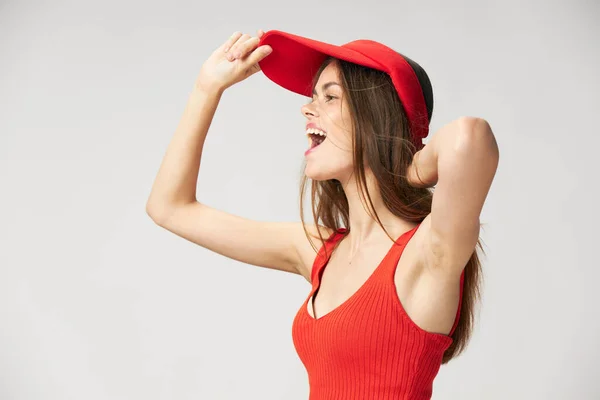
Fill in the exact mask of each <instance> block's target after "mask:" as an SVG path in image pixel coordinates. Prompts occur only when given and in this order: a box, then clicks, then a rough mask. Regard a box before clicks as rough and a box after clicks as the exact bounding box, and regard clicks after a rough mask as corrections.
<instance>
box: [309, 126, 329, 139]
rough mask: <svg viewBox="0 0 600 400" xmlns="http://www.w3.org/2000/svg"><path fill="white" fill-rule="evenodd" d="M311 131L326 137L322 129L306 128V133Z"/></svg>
mask: <svg viewBox="0 0 600 400" xmlns="http://www.w3.org/2000/svg"><path fill="white" fill-rule="evenodd" d="M311 133H312V134H315V135H320V136H323V137H327V134H326V133H325V132H323V131H322V130H319V129H315V128H308V129H307V130H306V134H307V135H310V134H311Z"/></svg>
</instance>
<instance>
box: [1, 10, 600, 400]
mask: <svg viewBox="0 0 600 400" xmlns="http://www.w3.org/2000/svg"><path fill="white" fill-rule="evenodd" d="M599 18H600V2H598V1H597V0H596V1H593V0H590V1H576V0H571V1H567V0H565V1H560V2H557V1H537V2H534V1H522V0H520V1H516V0H511V1H507V0H504V1H496V2H490V1H476V0H474V1H379V2H378V1H367V2H359V1H339V0H338V1H326V2H319V1H302V2H285V1H254V2H247V1H244V2H237V1H219V2H205V1H188V2H166V1H163V2H157V1H102V2H100V1H93V2H92V1H58V0H57V1H53V2H41V1H40V2H27V1H6V0H4V1H0V114H1V116H0V399H2V400H55V399H56V400H67V399H69V400H70V399H76V400H79V399H86V400H100V399H111V400H126V399H127V400H130V399H144V400H167V399H173V400H175V399H176V400H187V399H190V400H191V399H263V400H266V399H273V400H275V399H289V400H302V399H307V398H308V391H309V388H308V381H307V375H306V371H305V369H304V366H303V365H302V363H301V362H300V360H299V358H298V356H297V354H296V352H295V349H294V347H293V343H292V337H291V324H292V320H293V318H294V315H295V314H296V312H297V310H298V309H299V307H300V305H301V304H302V302H303V301H304V300H305V299H306V297H307V295H308V293H309V291H310V285H309V284H308V283H307V282H306V281H305V280H304V279H303V278H302V277H301V276H299V275H294V274H286V273H283V272H280V271H276V270H270V269H266V268H257V267H253V266H250V265H247V264H242V263H239V262H236V261H233V260H230V259H227V258H225V257H223V256H220V255H218V254H215V253H211V252H210V251H208V250H206V249H204V248H201V247H200V246H197V245H194V244H193V243H191V242H188V241H186V240H184V239H182V238H180V237H177V236H176V235H174V234H172V233H170V232H169V231H166V230H164V229H162V228H160V227H158V226H157V225H156V224H154V223H153V221H152V220H151V219H150V218H149V217H148V216H147V215H146V211H145V205H146V200H147V198H148V195H149V193H150V188H151V186H152V183H153V180H154V177H155V175H156V172H157V170H158V167H159V165H160V162H161V161H162V157H163V155H164V152H165V150H166V147H167V145H168V143H169V141H170V139H171V137H172V134H173V132H174V130H175V127H176V126H177V124H178V122H179V119H180V117H181V115H182V112H183V109H184V106H185V103H186V101H187V97H188V94H189V93H190V90H191V88H192V86H193V82H194V80H195V78H196V76H197V74H198V71H199V69H200V66H201V65H202V63H203V62H204V60H205V59H206V58H207V57H208V56H209V55H210V53H211V52H212V51H213V50H214V49H215V48H216V47H217V46H219V45H220V44H221V43H223V42H224V41H225V40H226V39H227V38H228V37H229V36H230V35H231V34H232V33H233V32H234V31H238V30H239V31H242V32H245V33H251V34H253V35H256V30H257V29H259V28H260V29H263V30H265V31H267V30H269V29H278V30H283V31H287V32H290V33H295V34H298V35H302V36H306V37H310V38H313V39H317V40H321V41H326V42H330V43H334V44H343V43H346V42H349V41H351V40H355V39H360V38H366V39H373V40H378V41H381V42H383V43H385V44H387V45H388V46H390V47H392V48H394V49H395V50H397V51H400V52H402V53H403V54H406V55H407V56H409V57H411V58H412V59H414V60H416V61H417V62H418V63H420V64H421V65H422V66H423V67H424V68H425V69H426V71H427V72H428V74H429V77H430V79H431V81H432V84H433V88H434V96H435V109H434V113H433V119H432V122H431V132H435V131H436V130H437V129H439V128H440V127H441V126H442V125H444V124H445V123H448V122H450V121H452V120H453V119H456V118H458V117H460V116H464V115H469V116H478V117H482V118H485V119H486V120H487V121H488V122H489V123H490V125H491V126H492V129H493V131H494V133H495V135H496V139H497V141H498V144H499V147H500V163H499V167H498V171H497V175H496V178H495V180H494V183H493V185H492V188H491V190H490V193H489V195H488V198H487V201H486V203H485V206H484V209H483V212H482V215H481V222H482V223H483V224H484V225H483V228H482V231H481V239H482V241H483V243H484V246H485V255H483V256H482V257H483V258H482V262H483V268H484V272H485V285H484V292H483V302H482V305H481V308H480V312H479V316H478V320H477V325H476V328H475V332H474V336H473V339H472V341H471V343H470V346H469V347H468V349H467V351H466V352H465V353H463V354H462V355H461V356H460V357H459V358H457V359H455V360H453V361H451V362H450V363H449V364H447V365H444V366H442V368H441V369H440V372H439V375H438V377H437V379H436V380H435V384H434V396H433V398H434V399H436V400H442V399H461V400H474V399H478V400H480V399H490V400H495V399H498V400H500V399H502V400H504V399H527V400H532V399H544V400H551V399H552V400H555V399H556V400H559V399H578V400H588V399H589V400H592V399H600V380H599V379H598V378H599V377H600V366H599V363H598V357H599V356H600V345H599V344H598V339H599V338H600V322H599V317H600V312H599V307H598V305H599V304H600V294H599V291H598V281H599V280H600V272H599V268H600V262H599V261H598V260H599V256H598V240H599V239H600V235H598V225H599V223H600V221H599V212H598V204H599V200H600V199H599V195H598V183H599V179H598V173H599V172H600V167H599V153H598V146H599V145H600V140H599V139H598V134H599V129H598V119H597V115H598V114H597V112H598V111H597V110H598V108H599V107H600V100H599V97H598V93H599V91H600V85H599V83H600V82H599V78H598V71H599V70H600V67H599V61H600V49H599V43H600V40H599V39H600V28H599V24H598V21H599ZM306 100H307V99H306V98H303V97H302V96H299V95H296V94H294V93H292V92H289V91H287V90H285V89H283V88H281V87H279V86H277V85H276V84H274V83H273V82H272V81H270V80H268V79H267V78H266V77H265V76H264V75H263V74H262V72H259V73H258V74H256V75H254V76H252V77H250V78H249V79H247V80H246V81H243V82H242V83H240V84H239V85H236V86H234V87H232V88H230V89H229V90H227V91H226V92H225V94H224V95H223V97H222V100H221V103H220V105H219V108H218V110H217V112H216V115H215V118H214V120H213V123H212V125H211V128H210V132H209V135H208V138H207V141H206V145H205V148H204V155H203V159H202V163H201V168H200V177H199V182H198V199H199V200H201V201H202V202H204V203H206V204H208V205H210V206H213V207H216V208H219V209H221V210H224V211H227V212H230V213H233V214H236V215H240V216H244V217H247V218H253V219H257V220H264V221H267V220H269V221H298V220H299V207H298V182H299V178H300V175H301V173H302V171H303V162H304V158H303V157H304V156H303V153H304V150H305V149H306V147H307V141H306V137H305V134H304V124H305V119H304V117H303V116H302V114H301V112H300V107H301V106H302V104H304V102H305V101H306ZM426 142H427V141H426ZM307 216H308V217H309V219H310V218H311V217H310V215H309V214H307Z"/></svg>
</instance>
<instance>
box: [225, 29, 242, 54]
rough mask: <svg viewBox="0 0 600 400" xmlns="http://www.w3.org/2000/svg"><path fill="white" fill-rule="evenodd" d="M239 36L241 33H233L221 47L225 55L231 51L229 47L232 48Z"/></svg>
mask: <svg viewBox="0 0 600 400" xmlns="http://www.w3.org/2000/svg"><path fill="white" fill-rule="evenodd" d="M241 36H242V32H234V33H233V34H232V35H231V36H230V37H229V39H227V41H226V42H225V44H224V45H223V51H224V52H225V53H227V52H228V51H229V50H230V49H231V46H233V45H234V44H235V43H236V42H237V40H238V39H239V38H240V37H241Z"/></svg>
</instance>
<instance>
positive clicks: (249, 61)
mask: <svg viewBox="0 0 600 400" xmlns="http://www.w3.org/2000/svg"><path fill="white" fill-rule="evenodd" d="M262 35H264V32H263V31H262V30H260V29H259V30H258V35H257V36H250V35H249V34H242V33H241V32H236V33H234V34H233V35H231V37H230V38H229V39H228V40H227V41H226V42H225V43H223V44H222V45H221V46H219V47H218V48H217V49H216V50H215V51H213V53H212V54H211V55H210V57H208V59H207V60H206V61H205V62H204V64H202V67H201V68H200V74H199V75H198V78H197V79H196V88H199V89H202V90H216V91H220V92H222V91H224V90H225V89H227V88H228V87H230V86H232V85H234V84H235V83H237V82H240V81H242V80H244V79H246V78H248V77H249V76H251V75H254V74H255V73H257V72H258V71H260V66H259V65H258V62H259V61H260V60H262V59H263V58H265V57H266V56H267V55H269V54H270V53H271V51H272V48H271V46H268V45H264V46H260V47H259V48H257V47H256V46H257V45H258V43H259V41H260V38H261V37H262Z"/></svg>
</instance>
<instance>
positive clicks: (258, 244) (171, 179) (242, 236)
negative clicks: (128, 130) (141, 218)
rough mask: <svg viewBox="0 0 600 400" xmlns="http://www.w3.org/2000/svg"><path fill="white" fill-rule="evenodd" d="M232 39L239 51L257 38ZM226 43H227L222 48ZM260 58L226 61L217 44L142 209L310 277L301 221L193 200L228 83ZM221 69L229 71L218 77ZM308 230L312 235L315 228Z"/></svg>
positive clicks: (225, 247)
mask: <svg viewBox="0 0 600 400" xmlns="http://www.w3.org/2000/svg"><path fill="white" fill-rule="evenodd" d="M232 38H233V39H234V41H235V40H237V39H239V40H238V43H241V45H240V46H239V47H238V50H242V52H243V50H244V49H245V48H244V46H246V50H247V49H251V48H252V46H253V45H254V46H255V45H256V43H257V42H258V41H257V40H255V39H256V38H250V37H249V36H248V35H244V36H239V35H238V36H237V37H236V36H235V35H234V36H232ZM230 40H232V39H231V38H230ZM230 45H231V43H229V42H227V43H225V44H224V45H223V46H230ZM232 51H233V49H232ZM247 51H248V50H247ZM263 51H264V49H263ZM264 56H265V54H263V53H262V52H261V51H259V50H255V51H254V52H253V53H252V54H251V55H249V56H248V58H246V61H244V60H241V59H238V60H235V61H226V59H225V53H224V52H223V49H222V48H219V49H217V50H215V52H214V53H213V54H212V55H211V57H210V58H209V59H208V61H207V62H206V63H205V65H203V70H204V73H205V77H204V79H200V78H199V79H197V81H196V84H195V86H194V89H193V90H192V92H191V94H190V95H189V99H188V102H187V104H186V107H185V110H184V112H183V116H182V118H181V121H180V122H179V124H178V126H177V128H176V130H175V133H174V135H173V138H172V140H171V142H170V143H169V146H168V148H167V151H166V154H165V156H164V159H163V161H162V163H161V165H160V168H159V171H158V173H157V176H156V179H155V181H154V184H153V186H152V190H151V193H150V196H149V198H148V201H147V203H146V212H147V213H148V215H149V216H150V217H151V218H152V220H153V221H155V222H156V223H157V224H158V225H159V226H161V227H163V228H165V229H167V230H169V231H171V232H173V233H175V234H176V235H178V236H181V237H182V238H184V239H187V240H189V241H191V242H193V243H196V244H198V245H200V246H202V247H204V248H207V249H209V250H211V251H214V252H216V253H219V254H221V255H224V256H226V257H229V258H232V259H235V260H238V261H241V262H244V263H248V264H252V265H256V266H261V267H266V268H272V269H278V270H281V271H286V272H291V273H295V274H299V275H302V276H304V278H305V279H306V280H307V281H309V279H310V257H308V254H309V252H310V250H311V249H312V248H311V247H310V243H309V242H308V239H307V238H306V236H305V233H304V229H303V227H302V224H301V223H300V222H261V221H253V220H249V219H246V218H242V217H239V216H236V215H232V214H228V213H226V212H223V211H220V210H217V209H215V208H212V207H209V206H207V205H204V204H201V203H199V202H198V201H197V199H196V191H197V181H198V175H199V170H200V164H201V159H202V151H203V148H204V143H205V139H206V135H207V133H208V130H209V127H210V124H211V122H212V119H213V117H214V114H215V111H216V109H217V106H218V104H219V101H220V99H221V96H222V94H223V93H224V91H225V88H226V87H228V86H227V85H228V84H230V83H231V82H234V81H239V80H241V79H244V77H247V76H249V75H248V74H249V73H250V74H251V73H254V72H256V71H257V69H256V65H255V64H253V63H254V62H256V60H258V59H260V58H262V57H264ZM228 63H231V64H228ZM236 63H237V64H236ZM244 63H246V64H244ZM228 68H231V71H229V70H228ZM223 71H225V72H223ZM253 71H254V72H253ZM223 73H225V74H229V75H227V76H218V74H223ZM201 76H202V73H201ZM206 77H209V78H211V79H212V80H210V79H208V78H206ZM217 78H218V79H217ZM215 79H216V80H215ZM227 79H229V83H227V82H225V81H226V80H227ZM223 82H225V83H223ZM307 229H308V231H309V233H311V234H315V227H313V226H307ZM328 233H329V232H324V233H323V234H324V235H327V234H328ZM317 245H318V242H317Z"/></svg>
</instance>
